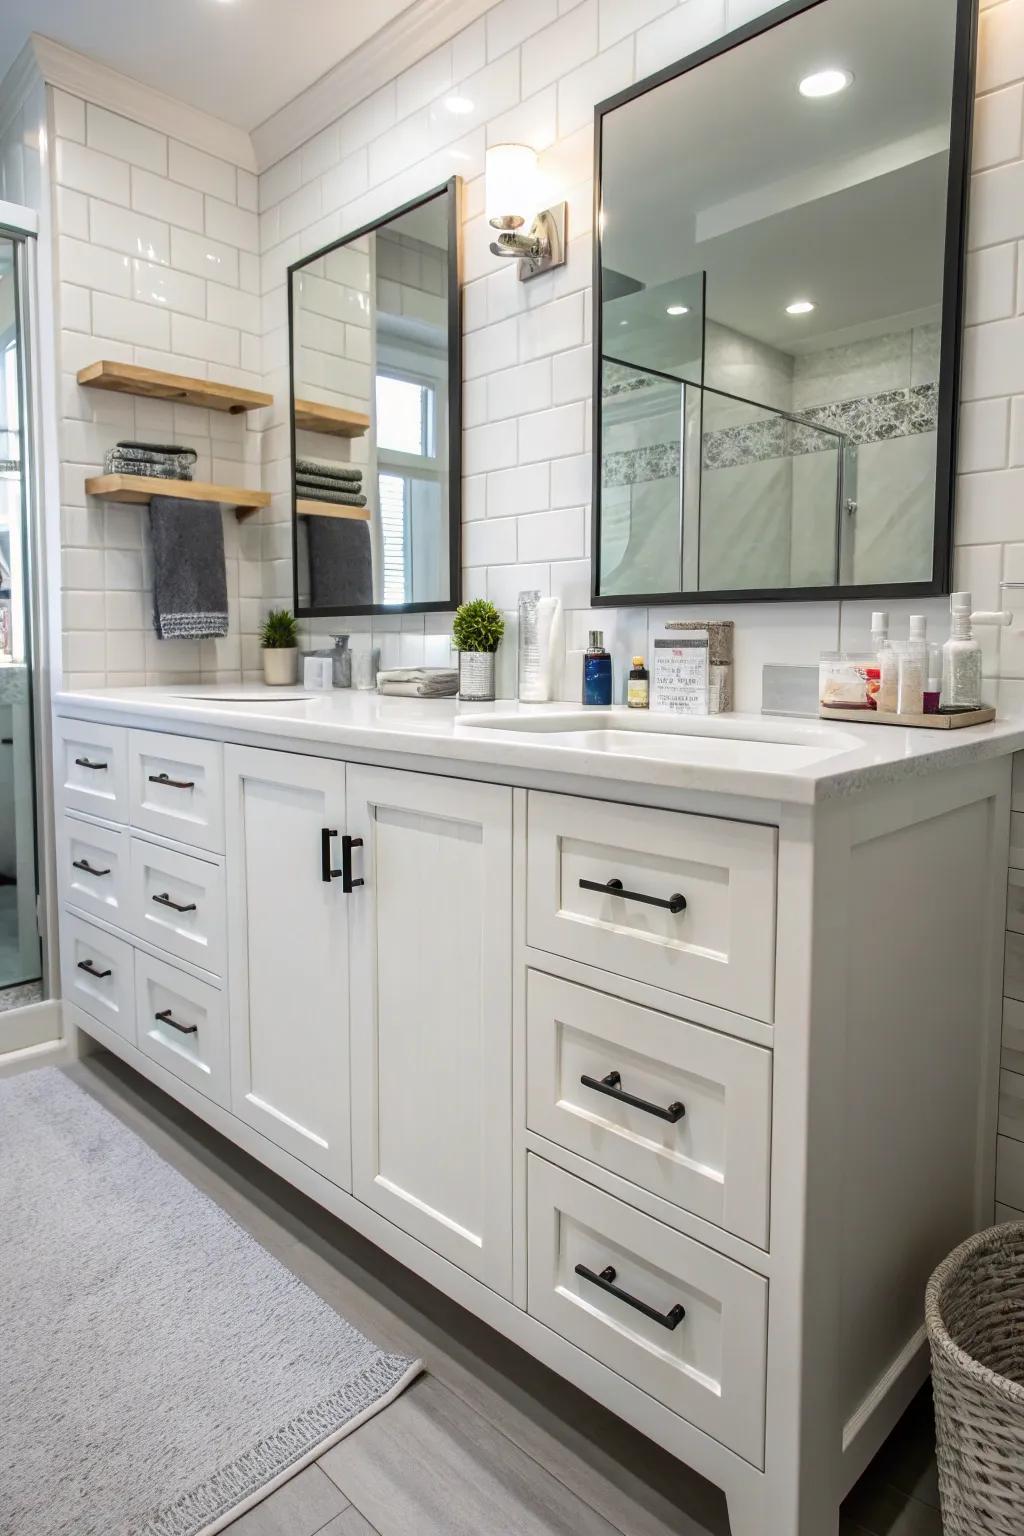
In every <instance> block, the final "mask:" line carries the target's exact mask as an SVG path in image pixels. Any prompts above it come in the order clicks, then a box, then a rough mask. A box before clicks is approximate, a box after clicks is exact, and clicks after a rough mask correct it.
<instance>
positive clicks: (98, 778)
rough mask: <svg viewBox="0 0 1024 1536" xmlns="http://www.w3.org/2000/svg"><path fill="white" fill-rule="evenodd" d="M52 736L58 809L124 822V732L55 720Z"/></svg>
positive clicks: (126, 817)
mask: <svg viewBox="0 0 1024 1536" xmlns="http://www.w3.org/2000/svg"><path fill="white" fill-rule="evenodd" d="M53 734H54V749H55V757H56V762H55V770H56V777H57V800H58V805H60V806H61V807H62V808H63V809H64V810H66V811H85V813H86V815H89V816H103V817H105V818H106V819H107V821H127V820H128V771H127V764H128V732H127V731H126V730H124V729H123V728H122V727H121V726H117V725H93V724H92V722H91V721H89V720H67V719H65V718H63V717H62V716H58V718H57V719H56V721H55V722H54V733H53Z"/></svg>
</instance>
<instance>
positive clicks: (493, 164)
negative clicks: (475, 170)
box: [485, 144, 565, 283]
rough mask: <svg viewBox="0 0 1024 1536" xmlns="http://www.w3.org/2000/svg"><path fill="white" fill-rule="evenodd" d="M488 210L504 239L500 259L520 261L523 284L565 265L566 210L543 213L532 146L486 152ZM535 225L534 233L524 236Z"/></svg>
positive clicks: (496, 244)
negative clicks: (525, 225)
mask: <svg viewBox="0 0 1024 1536" xmlns="http://www.w3.org/2000/svg"><path fill="white" fill-rule="evenodd" d="M486 185H487V190H486V193H485V205H486V213H487V221H488V223H489V224H490V225H491V226H492V227H493V228H494V229H497V230H500V231H501V233H500V234H499V235H498V238H497V240H492V241H491V251H492V253H493V255H495V256H512V257H515V258H517V259H518V263H519V281H520V282H521V283H525V282H527V281H528V279H529V278H531V277H537V276H539V274H540V273H541V272H550V271H551V269H552V268H553V267H560V266H563V265H564V263H565V204H564V203H556V204H555V205H554V207H552V208H544V209H541V210H540V211H539V212H538V204H539V202H540V191H539V180H538V175H537V151H536V150H535V149H531V148H530V146H529V145H528V144H495V145H492V147H491V148H490V149H489V150H488V151H487V178H486ZM528 221H532V222H530V228H529V232H528V233H527V234H521V233H520V231H521V229H522V228H523V225H524V224H526V223H527V222H528Z"/></svg>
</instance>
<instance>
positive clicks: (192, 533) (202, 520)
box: [149, 496, 228, 640]
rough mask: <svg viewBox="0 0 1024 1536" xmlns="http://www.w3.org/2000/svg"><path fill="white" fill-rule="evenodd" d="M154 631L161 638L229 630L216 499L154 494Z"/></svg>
mask: <svg viewBox="0 0 1024 1536" xmlns="http://www.w3.org/2000/svg"><path fill="white" fill-rule="evenodd" d="M149 531H150V536H151V537H152V540H153V627H154V629H155V630H156V632H157V634H158V635H159V636H160V639H161V640H200V639H207V638H211V639H217V638H219V637H220V636H221V635H226V634H227V632H228V583H227V574H226V572H225V569H224V523H223V521H222V519H221V511H220V507H219V506H218V505H217V503H216V502H214V501H185V500H183V499H182V498H180V497H177V496H154V497H153V498H152V500H151V501H150V503H149Z"/></svg>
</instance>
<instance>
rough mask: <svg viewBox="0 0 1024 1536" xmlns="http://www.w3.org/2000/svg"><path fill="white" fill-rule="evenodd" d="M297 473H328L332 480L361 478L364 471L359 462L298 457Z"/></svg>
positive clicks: (296, 461) (296, 463)
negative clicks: (344, 462) (347, 462)
mask: <svg viewBox="0 0 1024 1536" xmlns="http://www.w3.org/2000/svg"><path fill="white" fill-rule="evenodd" d="M295 473H296V474H297V475H328V476H329V477H330V479H332V480H361V479H362V478H363V471H362V469H361V468H360V466H359V465H358V464H339V463H337V462H336V461H335V460H334V459H296V460H295Z"/></svg>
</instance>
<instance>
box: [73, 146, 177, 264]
mask: <svg viewBox="0 0 1024 1536" xmlns="http://www.w3.org/2000/svg"><path fill="white" fill-rule="evenodd" d="M127 174H128V168H127V166H126V167H125V175H127ZM89 238H90V239H91V240H92V242H93V244H94V245H103V246H107V247H108V248H109V249H110V250H113V251H123V252H124V253H125V254H126V255H128V256H141V257H142V258H143V260H144V261H159V262H163V263H167V262H169V261H170V260H171V234H170V229H169V228H168V226H167V225H166V224H165V223H164V222H163V221H162V220H160V219H150V218H146V216H145V215H144V214H141V213H136V212H134V211H133V210H132V209H130V208H119V207H117V206H115V205H114V204H113V203H106V202H102V201H101V200H100V199H99V198H95V197H91V198H90V199H89ZM174 265H175V266H177V265H178V262H177V261H175V263H174Z"/></svg>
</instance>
